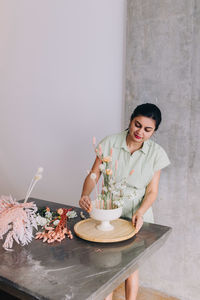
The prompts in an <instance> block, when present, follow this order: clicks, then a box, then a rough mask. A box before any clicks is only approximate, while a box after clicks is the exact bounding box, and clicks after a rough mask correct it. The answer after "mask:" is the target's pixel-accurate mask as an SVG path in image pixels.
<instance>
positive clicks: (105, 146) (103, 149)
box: [96, 136, 112, 157]
mask: <svg viewBox="0 0 200 300" xmlns="http://www.w3.org/2000/svg"><path fill="white" fill-rule="evenodd" d="M111 147H112V146H111V138H110V136H107V137H105V138H104V139H102V140H101V141H100V142H99V143H98V145H97V146H96V154H97V156H101V155H102V154H103V157H105V156H108V155H110V149H111Z"/></svg>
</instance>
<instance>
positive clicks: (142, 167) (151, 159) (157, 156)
mask: <svg viewBox="0 0 200 300" xmlns="http://www.w3.org/2000/svg"><path fill="white" fill-rule="evenodd" d="M127 132H128V131H127V130H125V131H123V132H121V133H119V134H115V135H111V136H107V137H105V138H104V139H103V140H102V141H101V142H100V143H99V144H101V147H102V152H103V156H109V155H110V149H111V148H112V161H113V164H112V167H113V172H114V167H115V161H116V160H118V169H117V176H116V179H117V181H120V180H121V179H123V178H126V179H127V180H126V182H127V188H126V190H125V195H129V194H130V192H131V191H133V189H134V192H135V194H136V195H135V196H134V197H133V198H131V199H128V198H126V200H125V203H124V207H123V213H122V217H124V218H127V219H131V218H132V216H133V214H134V213H135V211H136V210H137V209H138V208H139V207H140V205H141V203H142V200H143V197H144V195H145V190H146V187H147V185H148V184H149V182H150V181H151V179H152V177H153V175H154V173H155V172H156V171H158V170H161V169H163V168H165V167H166V166H168V165H169V164H170V161H169V158H168V156H167V154H166V152H165V151H164V149H163V148H162V147H161V146H159V145H158V144H157V143H155V142H154V141H152V140H150V139H149V140H147V141H145V142H144V143H143V146H142V148H141V149H139V150H137V151H135V152H134V153H133V154H132V155H131V153H130V152H129V149H128V147H127V144H126V136H127ZM133 169H134V172H133V174H132V175H131V176H130V175H129V174H130V171H131V170H133ZM144 221H146V222H152V223H153V222H154V218H153V212H152V208H151V207H150V208H149V209H148V211H147V212H146V213H145V214H144Z"/></svg>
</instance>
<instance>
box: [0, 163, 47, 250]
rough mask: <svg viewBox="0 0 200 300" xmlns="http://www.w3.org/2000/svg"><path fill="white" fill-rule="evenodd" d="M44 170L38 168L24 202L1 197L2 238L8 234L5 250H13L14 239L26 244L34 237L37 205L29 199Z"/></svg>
mask: <svg viewBox="0 0 200 300" xmlns="http://www.w3.org/2000/svg"><path fill="white" fill-rule="evenodd" d="M42 172H43V168H38V170H37V172H36V174H35V176H34V177H33V179H32V181H31V184H30V186H29V188H28V191H27V193H26V197H25V200H24V202H23V203H20V202H18V201H17V200H16V199H13V198H12V197H11V196H1V197H0V239H3V236H5V235H6V234H7V236H6V239H5V242H4V244H3V248H4V249H5V250H11V248H12V246H13V241H14V240H15V241H16V242H17V243H18V244H21V246H24V245H26V244H28V243H30V242H31V240H32V238H33V228H35V229H37V224H36V214H35V213H36V211H37V207H36V205H35V204H34V203H33V202H29V203H27V200H28V198H29V197H30V194H31V192H32V190H33V188H34V186H35V184H36V182H38V181H39V180H40V179H41V178H42Z"/></svg>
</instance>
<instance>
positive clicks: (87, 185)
mask: <svg viewBox="0 0 200 300" xmlns="http://www.w3.org/2000/svg"><path fill="white" fill-rule="evenodd" d="M100 164H101V159H100V158H99V157H96V159H95V162H94V164H93V166H92V169H91V171H90V173H89V174H88V176H87V177H86V178H85V181H84V184H83V189H82V193H81V199H80V201H79V205H80V207H81V208H83V209H85V210H86V211H88V212H89V211H91V208H92V207H91V200H90V197H89V195H90V193H91V192H92V190H93V188H94V186H95V184H94V180H93V179H91V177H90V175H91V173H95V174H96V183H97V182H98V180H99V177H100V175H101V172H100V170H99V165H100Z"/></svg>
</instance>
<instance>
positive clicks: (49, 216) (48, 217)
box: [45, 211, 52, 220]
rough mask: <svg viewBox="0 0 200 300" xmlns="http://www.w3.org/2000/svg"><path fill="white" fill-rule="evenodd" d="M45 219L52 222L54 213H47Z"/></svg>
mask: <svg viewBox="0 0 200 300" xmlns="http://www.w3.org/2000/svg"><path fill="white" fill-rule="evenodd" d="M45 218H47V219H50V220H52V213H51V212H50V211H46V212H45Z"/></svg>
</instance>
